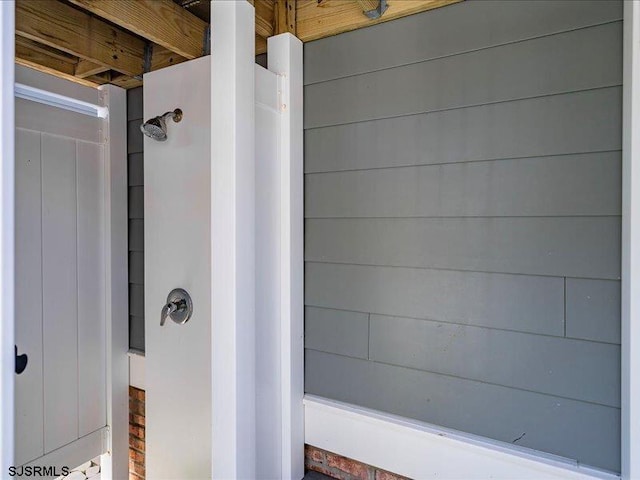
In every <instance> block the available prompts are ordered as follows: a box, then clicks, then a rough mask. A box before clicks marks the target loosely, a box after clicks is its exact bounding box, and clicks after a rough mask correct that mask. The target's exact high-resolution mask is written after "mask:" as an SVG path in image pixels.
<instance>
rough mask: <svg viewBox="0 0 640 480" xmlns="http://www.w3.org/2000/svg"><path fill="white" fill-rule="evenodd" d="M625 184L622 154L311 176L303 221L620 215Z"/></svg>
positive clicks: (308, 180) (526, 159) (498, 161)
mask: <svg viewBox="0 0 640 480" xmlns="http://www.w3.org/2000/svg"><path fill="white" fill-rule="evenodd" d="M621 177H622V173H621V155H620V152H605V153H592V154H582V155H564V156H559V157H543V158H521V159H514V160H495V161H488V162H475V163H456V164H448V165H426V166H417V167H404V168H393V169H376V170H360V171H350V172H334V173H322V174H313V175H307V177H306V179H305V215H306V216H307V217H421V216H422V217H442V216H445V217H467V216H558V215H620V214H621V205H620V202H621V192H620V189H621V184H620V179H621ZM523 180H526V181H523Z"/></svg>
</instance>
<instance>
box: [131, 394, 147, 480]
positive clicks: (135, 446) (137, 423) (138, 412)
mask: <svg viewBox="0 0 640 480" xmlns="http://www.w3.org/2000/svg"><path fill="white" fill-rule="evenodd" d="M144 399H145V395H144V390H140V389H139V388H135V387H129V480H144V424H145V418H144Z"/></svg>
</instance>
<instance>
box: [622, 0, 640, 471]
mask: <svg viewBox="0 0 640 480" xmlns="http://www.w3.org/2000/svg"><path fill="white" fill-rule="evenodd" d="M623 45H624V47H623V52H624V71H623V101H622V105H623V126H622V268H621V271H622V275H621V277H622V295H621V301H622V305H621V307H622V308H621V313H622V316H621V320H622V344H621V349H622V364H621V367H622V368H621V379H622V393H621V398H620V399H621V406H622V411H621V422H622V435H621V437H622V438H621V453H622V455H621V458H622V462H621V463H622V465H621V466H622V477H623V478H625V479H636V478H640V377H639V376H638V374H639V369H640V88H639V87H640V2H638V1H633V2H629V1H627V2H624V40H623Z"/></svg>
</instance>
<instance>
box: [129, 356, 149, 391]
mask: <svg viewBox="0 0 640 480" xmlns="http://www.w3.org/2000/svg"><path fill="white" fill-rule="evenodd" d="M144 363H145V362H144V355H140V354H139V353H135V352H129V385H131V386H132V387H136V388H139V389H140V390H145V374H144V372H145V369H144Z"/></svg>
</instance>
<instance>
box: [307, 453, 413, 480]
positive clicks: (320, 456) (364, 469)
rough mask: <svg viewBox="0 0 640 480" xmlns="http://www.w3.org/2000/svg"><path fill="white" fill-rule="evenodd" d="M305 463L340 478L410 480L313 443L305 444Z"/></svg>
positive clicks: (313, 468) (310, 468)
mask: <svg viewBox="0 0 640 480" xmlns="http://www.w3.org/2000/svg"><path fill="white" fill-rule="evenodd" d="M304 464H305V467H306V468H307V470H315V471H316V472H320V473H323V474H325V475H327V476H329V477H331V478H337V479H339V480H408V479H407V478H406V477H401V476H400V475H396V474H394V473H391V472H387V471H386V470H381V469H379V468H376V467H373V466H371V465H367V464H365V463H361V462H358V461H356V460H351V459H350V458H347V457H343V456H341V455H337V454H335V453H331V452H327V451H326V450H321V449H319V448H316V447H312V446H311V445H305V448H304Z"/></svg>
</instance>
